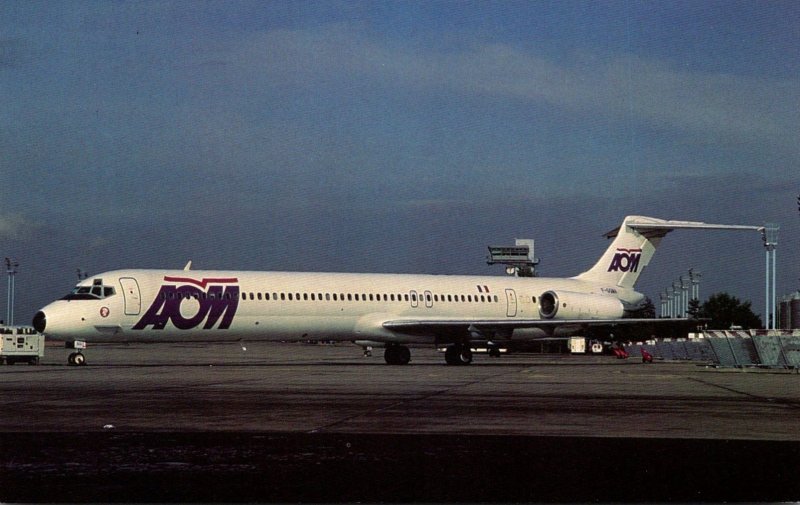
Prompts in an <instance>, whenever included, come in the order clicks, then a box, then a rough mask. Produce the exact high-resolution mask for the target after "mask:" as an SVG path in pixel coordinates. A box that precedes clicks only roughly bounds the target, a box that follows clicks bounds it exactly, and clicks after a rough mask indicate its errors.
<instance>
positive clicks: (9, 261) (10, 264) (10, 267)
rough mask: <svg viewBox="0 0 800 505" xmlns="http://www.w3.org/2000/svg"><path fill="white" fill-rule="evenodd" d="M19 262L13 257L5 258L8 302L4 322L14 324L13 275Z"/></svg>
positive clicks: (9, 324)
mask: <svg viewBox="0 0 800 505" xmlns="http://www.w3.org/2000/svg"><path fill="white" fill-rule="evenodd" d="M18 266H19V262H18V261H16V260H15V259H13V258H6V273H7V274H8V298H7V300H8V302H7V309H6V324H7V325H8V326H13V325H14V276H15V275H17V267H18Z"/></svg>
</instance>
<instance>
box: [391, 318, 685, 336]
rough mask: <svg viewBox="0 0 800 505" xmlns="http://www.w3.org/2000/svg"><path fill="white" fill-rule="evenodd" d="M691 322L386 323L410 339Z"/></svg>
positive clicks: (504, 321)
mask: <svg viewBox="0 0 800 505" xmlns="http://www.w3.org/2000/svg"><path fill="white" fill-rule="evenodd" d="M687 321H691V319H685V318H683V319H679V318H673V319H641V318H620V319H481V320H470V319H463V320H451V319H441V320H426V319H398V320H393V321H385V322H384V323H383V327H384V328H386V329H387V330H389V331H393V332H396V333H403V334H407V335H437V336H467V335H469V334H470V332H471V331H474V330H477V331H479V332H481V333H485V334H493V333H508V334H510V333H511V332H513V331H514V330H516V329H524V328H539V329H543V330H546V331H548V332H551V331H554V330H555V329H557V328H562V327H566V328H589V327H598V326H616V325H636V324H659V323H661V324H667V323H670V324H677V323H684V322H687Z"/></svg>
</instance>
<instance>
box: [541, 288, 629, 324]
mask: <svg viewBox="0 0 800 505" xmlns="http://www.w3.org/2000/svg"><path fill="white" fill-rule="evenodd" d="M624 313H625V307H623V305H622V302H621V301H619V300H618V299H616V298H614V297H611V296H604V295H590V294H586V293H575V292H573V291H559V292H555V291H545V292H544V293H542V295H541V296H540V297H539V315H540V316H542V319H609V318H620V317H622V315H623V314H624ZM556 316H558V317H556Z"/></svg>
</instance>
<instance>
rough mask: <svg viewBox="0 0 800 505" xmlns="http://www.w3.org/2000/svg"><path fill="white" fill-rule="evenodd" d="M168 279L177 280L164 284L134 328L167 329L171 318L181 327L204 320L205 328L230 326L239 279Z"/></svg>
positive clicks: (189, 327) (192, 325) (224, 328)
mask: <svg viewBox="0 0 800 505" xmlns="http://www.w3.org/2000/svg"><path fill="white" fill-rule="evenodd" d="M164 281H165V282H170V283H173V284H164V285H162V286H161V289H160V290H159V292H158V295H156V298H155V300H153V303H152V305H150V308H149V309H147V312H146V313H145V314H144V316H142V318H141V319H140V320H139V322H138V323H136V325H134V327H133V329H134V330H143V329H145V328H146V327H148V326H150V325H152V326H153V329H154V330H163V329H164V327H166V325H167V323H169V322H172V324H173V325H174V326H175V327H176V328H178V329H179V330H189V329H191V328H196V327H198V326H199V325H200V324H201V323H203V321H205V323H204V324H203V329H204V330H209V329H212V328H213V327H214V325H215V324H217V322H219V326H218V329H220V330H226V329H228V328H230V326H231V322H233V316H234V315H235V314H236V309H237V307H238V306H239V286H238V285H236V283H238V282H239V279H237V278H235V277H225V278H203V279H202V280H197V279H191V278H189V277H170V276H166V277H164ZM181 307H183V312H181ZM195 311H196V312H195Z"/></svg>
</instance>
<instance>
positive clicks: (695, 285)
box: [689, 268, 702, 302]
mask: <svg viewBox="0 0 800 505" xmlns="http://www.w3.org/2000/svg"><path fill="white" fill-rule="evenodd" d="M700 277H702V275H700V272H699V271H697V270H695V269H694V268H690V269H689V281H690V282H691V283H692V299H694V300H697V301H698V302H699V301H700Z"/></svg>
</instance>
